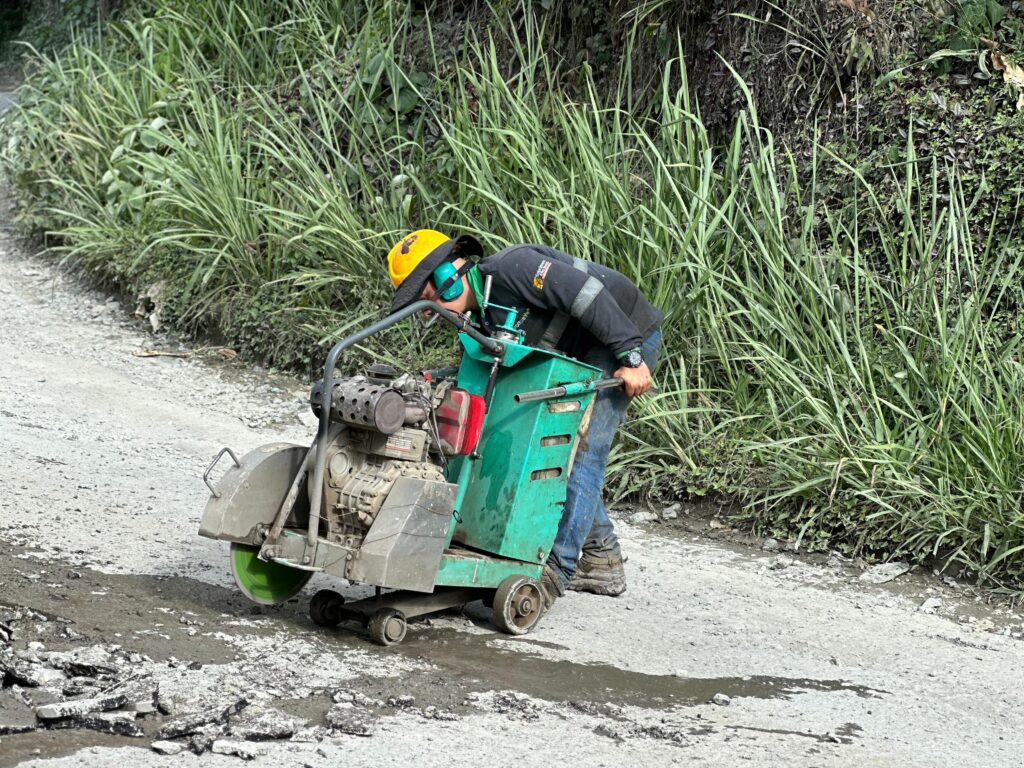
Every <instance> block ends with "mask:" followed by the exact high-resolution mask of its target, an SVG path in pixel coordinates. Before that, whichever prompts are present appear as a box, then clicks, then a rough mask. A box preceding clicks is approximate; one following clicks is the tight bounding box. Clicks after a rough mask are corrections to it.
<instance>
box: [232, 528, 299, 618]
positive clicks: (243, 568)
mask: <svg viewBox="0 0 1024 768" xmlns="http://www.w3.org/2000/svg"><path fill="white" fill-rule="evenodd" d="M259 554H260V548H259V547H250V546H248V545H246V544H238V543H237V542H232V543H231V575H232V576H234V577H235V584H237V585H238V588H239V589H240V590H242V593H243V594H244V595H245V596H246V597H247V598H249V599H250V600H252V601H253V602H254V603H259V604H260V605H277V604H278V603H283V602H285V601H286V600H290V599H291V598H293V597H295V596H296V595H297V594H299V592H301V591H302V588H303V587H304V586H306V582H307V581H309V580H310V578H311V577H312V576H313V574H312V573H311V572H310V571H302V570H299V569H298V568H290V567H288V566H287V565H281V564H280V563H268V562H267V561H265V560H260V558H259Z"/></svg>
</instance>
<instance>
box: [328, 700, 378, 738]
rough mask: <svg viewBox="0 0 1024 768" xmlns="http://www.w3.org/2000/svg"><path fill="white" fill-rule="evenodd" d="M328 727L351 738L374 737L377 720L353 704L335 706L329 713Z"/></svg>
mask: <svg viewBox="0 0 1024 768" xmlns="http://www.w3.org/2000/svg"><path fill="white" fill-rule="evenodd" d="M327 725H329V726H330V727H331V728H332V729H333V730H335V731H338V732H339V733H347V734H349V735H350V736H372V735H373V729H374V726H375V725H376V720H375V719H374V718H373V717H372V716H370V715H369V714H368V713H367V712H365V711H364V710H360V709H356V708H355V707H353V706H352V705H351V704H335V705H334V706H333V707H331V709H330V711H329V712H328V713H327Z"/></svg>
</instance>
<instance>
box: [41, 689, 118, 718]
mask: <svg viewBox="0 0 1024 768" xmlns="http://www.w3.org/2000/svg"><path fill="white" fill-rule="evenodd" d="M127 703H128V697H127V696H126V695H125V694H123V693H112V694H106V695H104V696H95V697H93V698H91V699H71V700H70V701H61V702H57V703H55V704H44V705H43V706H41V707H36V717H38V718H39V719H40V720H61V719H64V718H68V717H82V716H84V715H90V714H93V713H94V712H107V711H108V710H111V709H117V708H118V707H123V706H124V705H125V704H127Z"/></svg>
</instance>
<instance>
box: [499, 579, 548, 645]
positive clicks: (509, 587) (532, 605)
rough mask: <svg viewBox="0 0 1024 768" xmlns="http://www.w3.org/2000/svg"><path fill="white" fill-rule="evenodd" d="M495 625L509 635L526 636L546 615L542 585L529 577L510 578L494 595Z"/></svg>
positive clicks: (502, 583)
mask: <svg viewBox="0 0 1024 768" xmlns="http://www.w3.org/2000/svg"><path fill="white" fill-rule="evenodd" d="M491 607H492V608H493V609H494V624H495V626H496V627H497V628H498V629H500V630H501V631H502V632H504V633H505V634H508V635H525V634H526V633H527V632H529V631H530V630H531V629H533V628H534V627H536V626H537V622H539V621H540V618H541V616H543V615H544V594H543V592H541V587H540V584H539V583H538V582H536V581H534V580H533V579H531V578H530V577H528V576H509V577H508V578H507V579H505V580H504V581H503V582H501V584H500V585H499V586H498V589H497V591H496V592H495V593H494V602H493V603H492V604H491Z"/></svg>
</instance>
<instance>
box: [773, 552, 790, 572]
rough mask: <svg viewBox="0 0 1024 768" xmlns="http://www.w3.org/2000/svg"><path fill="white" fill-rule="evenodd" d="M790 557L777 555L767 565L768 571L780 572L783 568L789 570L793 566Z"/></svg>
mask: <svg viewBox="0 0 1024 768" xmlns="http://www.w3.org/2000/svg"><path fill="white" fill-rule="evenodd" d="M793 562H794V561H793V558H792V557H786V556H785V555H779V556H778V557H775V558H772V561H771V563H770V564H769V565H768V569H769V570H772V571H781V570H783V569H785V568H789V566H791V565H792V564H793Z"/></svg>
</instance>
